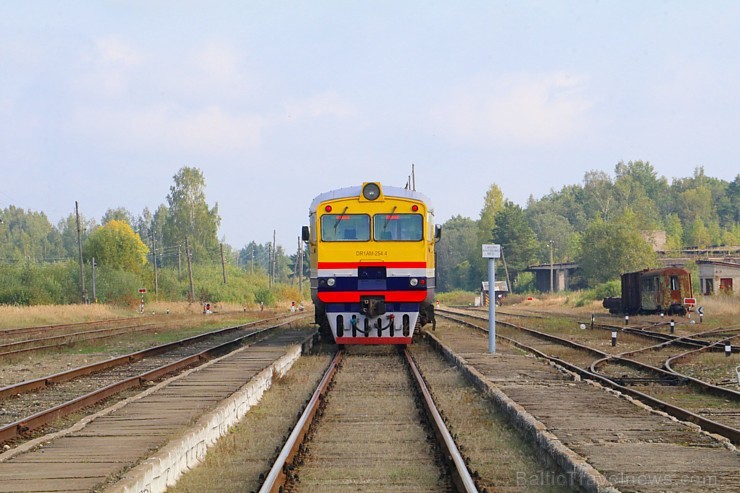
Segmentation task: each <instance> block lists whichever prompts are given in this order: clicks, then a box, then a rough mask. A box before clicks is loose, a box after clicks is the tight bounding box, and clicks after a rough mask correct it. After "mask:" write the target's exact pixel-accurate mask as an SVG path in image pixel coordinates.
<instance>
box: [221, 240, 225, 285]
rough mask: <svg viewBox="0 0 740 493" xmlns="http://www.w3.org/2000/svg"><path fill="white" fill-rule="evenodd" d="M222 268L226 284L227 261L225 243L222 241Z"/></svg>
mask: <svg viewBox="0 0 740 493" xmlns="http://www.w3.org/2000/svg"><path fill="white" fill-rule="evenodd" d="M221 270H222V271H223V273H224V284H226V262H225V261H224V244H223V243H221Z"/></svg>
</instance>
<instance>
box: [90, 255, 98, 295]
mask: <svg viewBox="0 0 740 493" xmlns="http://www.w3.org/2000/svg"><path fill="white" fill-rule="evenodd" d="M90 264H91V265H92V275H93V303H97V302H98V292H97V291H96V290H95V257H93V258H92V261H91V262H90Z"/></svg>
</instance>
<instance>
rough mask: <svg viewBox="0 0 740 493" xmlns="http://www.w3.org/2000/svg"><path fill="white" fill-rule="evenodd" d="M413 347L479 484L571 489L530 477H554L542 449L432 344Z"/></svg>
mask: <svg viewBox="0 0 740 493" xmlns="http://www.w3.org/2000/svg"><path fill="white" fill-rule="evenodd" d="M412 351H413V354H414V357H415V359H416V361H417V363H418V364H419V366H420V368H421V370H422V372H423V373H424V377H425V379H426V381H427V384H428V385H429V387H430V389H431V391H432V393H433V394H434V399H435V401H436V402H437V404H438V406H439V407H440V408H441V409H443V410H444V413H445V417H446V418H447V425H448V427H450V432H451V433H452V434H453V436H454V437H455V439H456V442H457V443H458V446H459V447H460V448H461V452H462V454H463V455H464V456H465V457H467V458H468V459H469V464H468V465H469V467H470V469H471V471H477V473H478V474H479V475H480V480H479V489H482V488H487V489H488V491H522V492H558V493H559V492H566V491H571V490H570V489H569V488H566V487H564V486H560V485H559V484H557V483H556V484H549V483H548V482H547V481H532V480H531V479H532V478H541V477H554V474H555V473H553V472H552V469H551V468H549V466H547V465H544V464H542V463H540V462H539V461H538V457H541V456H542V452H540V451H538V450H536V449H535V447H534V446H533V445H532V444H531V443H529V442H528V441H527V440H526V439H522V437H521V436H520V435H519V432H518V431H517V430H516V429H514V428H513V427H512V426H511V425H510V424H509V423H508V421H507V419H506V418H505V417H504V416H502V415H501V414H500V413H499V412H498V411H497V410H496V408H495V406H494V404H493V403H491V402H490V401H489V400H488V399H486V398H485V397H484V396H483V395H481V394H480V393H479V392H478V391H477V390H476V389H475V388H474V387H473V386H472V385H471V384H470V383H469V382H468V381H467V380H466V379H465V377H464V376H463V375H462V374H461V373H460V372H459V371H458V370H457V369H455V368H454V367H453V366H451V365H450V364H449V363H448V362H447V361H445V360H444V359H443V358H442V357H441V356H440V355H439V354H437V353H436V352H434V351H433V350H432V349H431V348H430V347H429V346H428V345H426V344H415V345H414V346H413V347H412Z"/></svg>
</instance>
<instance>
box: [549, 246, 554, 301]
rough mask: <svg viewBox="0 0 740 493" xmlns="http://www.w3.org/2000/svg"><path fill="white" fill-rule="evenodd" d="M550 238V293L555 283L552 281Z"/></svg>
mask: <svg viewBox="0 0 740 493" xmlns="http://www.w3.org/2000/svg"><path fill="white" fill-rule="evenodd" d="M552 270H553V269H552V240H550V293H553V292H554V291H553V287H554V285H555V283H554V282H553V272H552Z"/></svg>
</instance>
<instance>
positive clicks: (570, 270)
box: [526, 262, 580, 293]
mask: <svg viewBox="0 0 740 493" xmlns="http://www.w3.org/2000/svg"><path fill="white" fill-rule="evenodd" d="M579 268H580V267H579V266H578V264H576V263H574V262H566V263H562V264H552V265H550V264H543V265H530V266H529V267H527V269H526V270H527V271H528V272H534V276H535V284H536V286H537V291H539V292H541V293H549V292H550V271H551V270H552V288H553V292H555V293H557V292H560V291H566V290H570V289H573V288H579V287H580V286H574V285H573V284H574V283H573V282H572V281H573V277H574V274H575V273H576V271H577V270H578V269H579Z"/></svg>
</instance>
